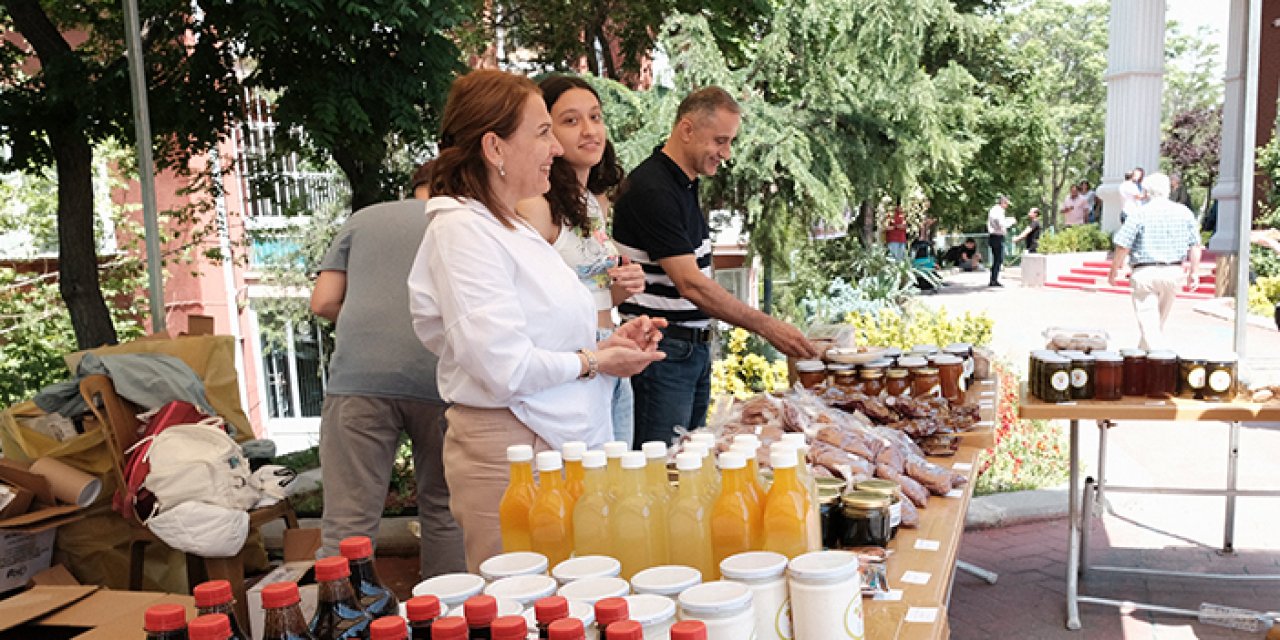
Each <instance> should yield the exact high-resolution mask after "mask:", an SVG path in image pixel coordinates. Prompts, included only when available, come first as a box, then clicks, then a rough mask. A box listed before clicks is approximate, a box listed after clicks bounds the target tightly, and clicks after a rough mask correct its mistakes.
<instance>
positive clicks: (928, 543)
mask: <svg viewBox="0 0 1280 640" xmlns="http://www.w3.org/2000/svg"><path fill="white" fill-rule="evenodd" d="M940 546H941V544H940V543H939V542H938V541H937V540H916V548H917V549H919V550H921V551H937V550H938V548H939V547H940Z"/></svg>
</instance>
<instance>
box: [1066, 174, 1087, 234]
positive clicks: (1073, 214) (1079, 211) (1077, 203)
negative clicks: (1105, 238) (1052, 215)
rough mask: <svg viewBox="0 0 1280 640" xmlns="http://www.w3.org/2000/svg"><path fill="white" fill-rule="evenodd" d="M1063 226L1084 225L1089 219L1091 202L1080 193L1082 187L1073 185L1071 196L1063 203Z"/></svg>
mask: <svg viewBox="0 0 1280 640" xmlns="http://www.w3.org/2000/svg"><path fill="white" fill-rule="evenodd" d="M1059 211H1060V212H1061V213H1062V225H1063V226H1065V227H1074V226H1076V225H1078V224H1084V223H1085V222H1086V221H1087V220H1088V218H1089V200H1088V199H1086V198H1085V197H1084V195H1083V194H1081V193H1080V187H1079V186H1077V185H1074V184H1073V185H1071V195H1070V196H1068V197H1067V199H1066V200H1063V201H1062V208H1061V209H1059Z"/></svg>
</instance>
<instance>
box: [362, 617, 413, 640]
mask: <svg viewBox="0 0 1280 640" xmlns="http://www.w3.org/2000/svg"><path fill="white" fill-rule="evenodd" d="M369 640H409V627H408V625H407V624H406V623H405V621H404V618H401V617H400V616H383V617H381V618H378V619H377V620H374V621H373V622H372V623H371V624H370V625H369Z"/></svg>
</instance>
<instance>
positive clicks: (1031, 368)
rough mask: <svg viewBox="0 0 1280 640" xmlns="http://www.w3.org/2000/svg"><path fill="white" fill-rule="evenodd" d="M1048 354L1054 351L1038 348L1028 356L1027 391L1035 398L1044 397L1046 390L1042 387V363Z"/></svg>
mask: <svg viewBox="0 0 1280 640" xmlns="http://www.w3.org/2000/svg"><path fill="white" fill-rule="evenodd" d="M1046 355H1053V352H1052V351H1045V350H1043V349H1037V350H1035V351H1032V352H1031V355H1030V356H1028V357H1027V392H1028V393H1030V394H1031V395H1032V397H1035V398H1044V390H1043V389H1041V388H1040V381H1041V379H1042V378H1043V375H1042V374H1041V373H1040V365H1041V363H1043V362H1044V357H1045V356H1046Z"/></svg>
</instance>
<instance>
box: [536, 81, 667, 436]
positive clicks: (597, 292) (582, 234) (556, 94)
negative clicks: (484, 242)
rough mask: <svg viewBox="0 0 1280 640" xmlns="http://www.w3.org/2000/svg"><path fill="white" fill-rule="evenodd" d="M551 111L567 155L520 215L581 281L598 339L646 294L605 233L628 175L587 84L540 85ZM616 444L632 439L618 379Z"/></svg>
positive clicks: (624, 388)
mask: <svg viewBox="0 0 1280 640" xmlns="http://www.w3.org/2000/svg"><path fill="white" fill-rule="evenodd" d="M538 86H539V88H541V89H542V99H543V102H545V103H546V105H547V110H548V111H550V112H551V132H552V134H554V135H555V136H556V139H557V140H559V141H560V146H561V147H564V155H562V156H560V157H558V158H556V159H555V161H554V162H552V164H551V190H550V191H548V192H547V193H546V195H544V196H542V197H538V198H530V199H528V200H522V201H520V204H519V205H517V206H516V212H517V213H519V214H520V216H521V217H523V218H524V219H525V220H528V221H529V223H530V224H532V225H533V227H534V228H535V229H537V230H538V233H540V234H542V237H543V238H544V239H546V241H547V242H550V243H551V246H553V247H555V249H556V251H558V252H559V253H560V257H562V258H564V261H565V264H568V265H569V267H570V268H572V269H573V270H574V273H576V274H578V280H580V281H581V282H582V284H583V285H584V286H585V287H586V288H587V290H588V291H590V292H591V297H592V299H593V300H594V301H595V305H596V323H597V324H596V339H597V340H604V339H605V338H608V337H609V335H610V334H612V333H613V330H614V328H615V324H614V321H613V308H614V307H615V306H616V305H618V304H620V303H621V302H622V301H624V300H626V299H627V298H630V297H631V296H632V295H634V294H637V293H640V292H642V291H644V270H642V269H641V268H640V265H638V264H635V263H629V264H621V260H620V258H619V255H618V249H617V247H615V246H614V244H613V241H612V240H610V239H609V235H608V233H607V232H606V229H607V228H608V226H609V224H608V219H609V207H610V203H609V199H608V198H607V197H606V196H605V192H606V191H607V190H609V189H612V188H613V187H615V186H617V185H618V183H620V182H622V178H623V176H624V172H623V170H622V167H621V166H620V165H619V164H618V156H617V155H616V154H615V153H614V151H613V143H612V142H609V137H608V131H607V130H606V129H605V125H604V112H603V110H602V109H601V107H600V96H599V95H598V94H597V93H596V90H595V89H593V88H591V85H590V84H587V82H586V81H585V80H583V79H582V78H578V77H575V76H566V75H555V76H550V77H548V78H546V79H544V80H543V81H542V82H540V83H539V84H538ZM613 384H614V387H613V403H612V405H613V414H612V415H613V439H614V440H621V441H623V442H626V443H628V444H630V443H631V441H632V438H633V436H634V429H635V425H634V420H635V416H634V406H633V404H634V401H633V398H632V393H631V382H630V381H629V380H627V379H626V378H614V379H613Z"/></svg>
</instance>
